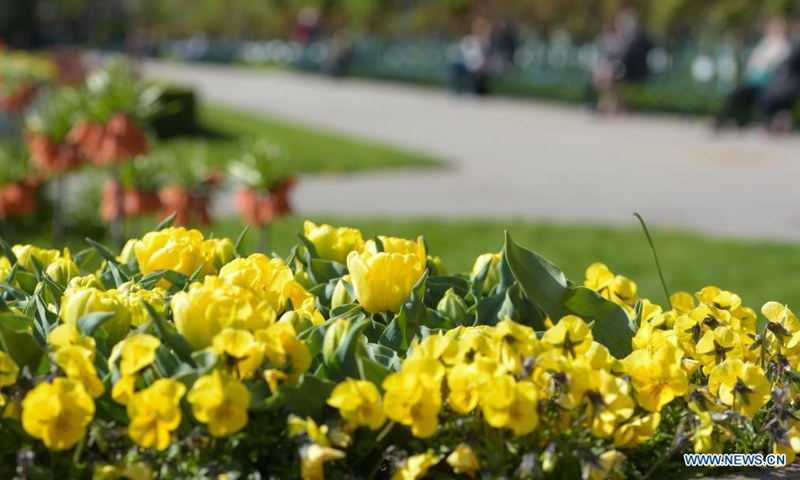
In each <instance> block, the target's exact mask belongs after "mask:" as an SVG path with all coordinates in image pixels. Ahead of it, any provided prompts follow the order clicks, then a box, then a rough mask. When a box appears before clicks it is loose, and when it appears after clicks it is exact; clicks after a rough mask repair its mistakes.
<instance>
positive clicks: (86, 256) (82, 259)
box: [72, 247, 97, 269]
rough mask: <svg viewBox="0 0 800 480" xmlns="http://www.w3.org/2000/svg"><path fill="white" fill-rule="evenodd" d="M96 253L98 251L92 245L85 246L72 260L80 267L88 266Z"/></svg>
mask: <svg viewBox="0 0 800 480" xmlns="http://www.w3.org/2000/svg"><path fill="white" fill-rule="evenodd" d="M95 253H97V251H96V250H95V249H94V248H92V247H89V248H84V249H83V250H81V251H80V252H78V253H76V254H75V255H73V256H72V261H73V262H75V265H77V266H78V268H80V269H83V268H86V266H87V265H88V264H89V262H91V261H92V258H94V254H95Z"/></svg>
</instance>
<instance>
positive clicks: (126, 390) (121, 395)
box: [111, 375, 139, 405]
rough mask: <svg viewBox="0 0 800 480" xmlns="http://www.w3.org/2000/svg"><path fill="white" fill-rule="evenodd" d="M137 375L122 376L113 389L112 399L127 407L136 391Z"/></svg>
mask: <svg viewBox="0 0 800 480" xmlns="http://www.w3.org/2000/svg"><path fill="white" fill-rule="evenodd" d="M138 379H139V377H138V376H137V375H128V376H122V377H120V378H119V380H117V383H115V384H114V386H113V387H111V398H112V399H113V400H114V401H115V402H117V403H119V404H120V405H127V404H128V402H130V400H131V397H133V394H134V392H135V391H136V382H137V381H138Z"/></svg>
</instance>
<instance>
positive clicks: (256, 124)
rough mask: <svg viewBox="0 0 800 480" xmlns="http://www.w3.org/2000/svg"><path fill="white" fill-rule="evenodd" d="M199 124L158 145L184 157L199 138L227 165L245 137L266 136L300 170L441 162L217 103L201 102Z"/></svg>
mask: <svg viewBox="0 0 800 480" xmlns="http://www.w3.org/2000/svg"><path fill="white" fill-rule="evenodd" d="M198 124H199V127H200V134H199V135H198V136H197V137H196V138H174V139H166V140H164V141H163V142H161V143H160V144H159V146H158V147H156V151H158V150H162V151H163V150H171V151H174V152H176V153H177V154H178V158H182V157H184V156H186V155H191V154H192V151H193V150H194V146H195V145H196V141H197V140H199V141H201V142H202V144H204V145H206V146H207V159H208V161H209V162H210V163H211V164H212V165H214V166H217V167H222V166H224V165H225V164H226V163H227V162H228V161H229V160H230V159H232V158H237V157H239V156H241V145H242V140H243V139H246V138H253V139H260V138H266V139H269V140H270V141H272V142H274V143H276V144H277V145H279V146H281V147H282V148H284V149H285V150H286V151H288V152H289V156H290V161H291V166H290V168H291V170H292V171H294V172H298V173H309V172H312V173H338V172H352V171H359V170H371V169H383V168H398V167H422V166H434V165H439V164H441V162H440V161H439V160H438V159H435V158H433V157H431V156H428V155H425V154H422V153H415V152H410V151H407V150H403V149H400V148H395V147H391V146H387V145H384V144H381V143H378V142H372V141H368V140H362V139H356V138H351V137H348V136H343V135H337V134H334V133H330V132H326V131H323V130H319V129H315V128H309V127H305V126H299V125H295V124H292V123H287V122H285V121H283V120H273V119H269V118H265V117H263V116H260V115H254V114H250V113H246V112H242V111H238V110H233V109H229V108H222V107H217V106H209V105H201V106H200V108H199V111H198Z"/></svg>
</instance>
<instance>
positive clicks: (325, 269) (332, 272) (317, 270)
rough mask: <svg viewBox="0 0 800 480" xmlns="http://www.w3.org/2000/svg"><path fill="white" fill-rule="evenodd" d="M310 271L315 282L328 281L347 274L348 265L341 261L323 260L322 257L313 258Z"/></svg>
mask: <svg viewBox="0 0 800 480" xmlns="http://www.w3.org/2000/svg"><path fill="white" fill-rule="evenodd" d="M309 273H311V276H312V277H313V279H314V283H317V284H319V283H326V282H329V281H331V280H333V279H336V278H340V277H342V276H343V275H346V274H347V267H345V266H344V265H342V264H341V263H339V262H332V261H330V260H323V259H321V258H312V259H311V265H310V272H309Z"/></svg>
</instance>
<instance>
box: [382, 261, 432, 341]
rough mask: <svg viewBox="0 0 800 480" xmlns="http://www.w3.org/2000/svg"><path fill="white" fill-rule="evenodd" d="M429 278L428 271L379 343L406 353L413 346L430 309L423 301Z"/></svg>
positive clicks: (415, 286)
mask: <svg viewBox="0 0 800 480" xmlns="http://www.w3.org/2000/svg"><path fill="white" fill-rule="evenodd" d="M427 279H428V274H427V272H426V273H424V274H423V275H422V277H421V278H420V279H419V281H418V282H417V284H416V285H414V288H413V289H411V298H410V299H409V300H408V301H407V302H406V303H405V304H404V305H403V306H402V307H401V308H400V313H398V314H397V315H396V316H395V317H394V318H393V319H392V321H391V322H389V325H387V326H386V330H384V331H383V334H382V335H381V337H380V339H379V340H378V343H379V344H381V345H386V346H387V347H391V348H393V349H395V350H397V351H398V352H401V353H405V352H406V350H408V347H410V346H411V341H412V340H413V339H414V336H416V335H417V333H419V326H420V324H421V323H422V322H424V321H425V319H426V317H427V315H428V310H427V308H426V307H425V304H424V303H423V301H422V299H423V298H424V297H425V284H426V282H427Z"/></svg>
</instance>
